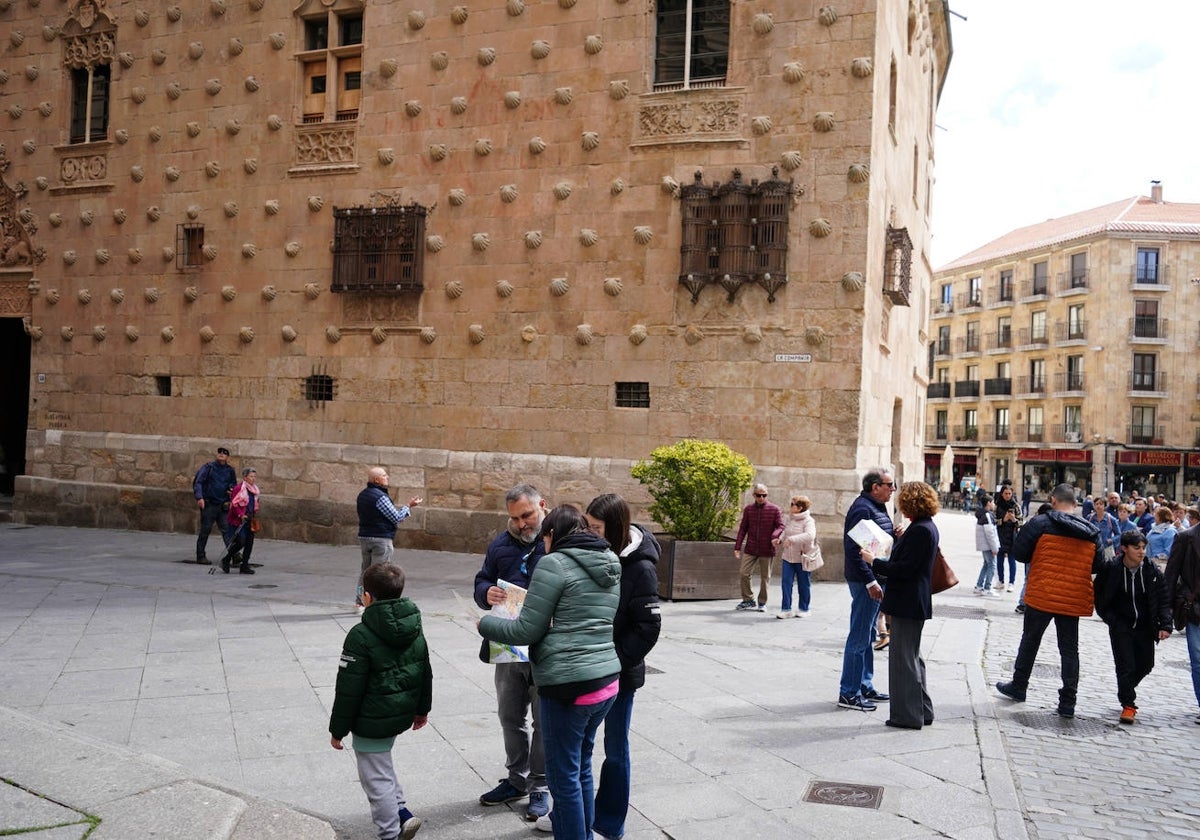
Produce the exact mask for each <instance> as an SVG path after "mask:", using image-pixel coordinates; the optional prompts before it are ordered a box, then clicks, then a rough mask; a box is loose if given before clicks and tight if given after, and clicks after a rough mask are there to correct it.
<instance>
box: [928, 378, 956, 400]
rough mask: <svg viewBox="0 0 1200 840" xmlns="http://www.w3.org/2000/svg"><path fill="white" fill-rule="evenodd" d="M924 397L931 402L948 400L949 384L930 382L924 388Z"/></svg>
mask: <svg viewBox="0 0 1200 840" xmlns="http://www.w3.org/2000/svg"><path fill="white" fill-rule="evenodd" d="M925 396H926V398H927V399H931V400H948V399H950V383H949V382H930V383H929V384H928V385H926V386H925Z"/></svg>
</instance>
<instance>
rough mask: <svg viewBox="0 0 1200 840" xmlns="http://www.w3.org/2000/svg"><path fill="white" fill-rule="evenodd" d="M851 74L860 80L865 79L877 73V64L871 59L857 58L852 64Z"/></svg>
mask: <svg viewBox="0 0 1200 840" xmlns="http://www.w3.org/2000/svg"><path fill="white" fill-rule="evenodd" d="M850 72H851V73H852V74H854V76H855V77H857V78H859V79H865V78H867V77H868V76H870V75H871V74H872V73H874V72H875V64H874V63H873V62H872V61H871V59H869V58H865V57H863V58H856V59H854V60H853V61H851V62H850Z"/></svg>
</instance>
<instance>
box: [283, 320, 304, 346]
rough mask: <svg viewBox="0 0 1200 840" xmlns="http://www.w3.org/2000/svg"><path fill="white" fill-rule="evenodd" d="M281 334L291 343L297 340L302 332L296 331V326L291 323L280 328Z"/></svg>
mask: <svg viewBox="0 0 1200 840" xmlns="http://www.w3.org/2000/svg"><path fill="white" fill-rule="evenodd" d="M279 335H280V336H281V337H282V338H283V340H284V341H286V342H288V343H289V344H290V343H291V342H293V341H295V340H296V339H297V338H298V337H299V335H300V334H299V333H298V332H296V328H295V327H293V326H292V325H291V324H284V325H283V327H282V328H281V329H280V330H279Z"/></svg>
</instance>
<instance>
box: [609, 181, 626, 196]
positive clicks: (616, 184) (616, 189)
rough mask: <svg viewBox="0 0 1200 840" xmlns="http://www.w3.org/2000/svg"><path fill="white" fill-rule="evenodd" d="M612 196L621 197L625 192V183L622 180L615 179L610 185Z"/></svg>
mask: <svg viewBox="0 0 1200 840" xmlns="http://www.w3.org/2000/svg"><path fill="white" fill-rule="evenodd" d="M608 192H609V194H610V195H620V194H621V193H623V192H625V182H624V181H623V180H622V179H620V178H613V179H612V183H611V184H609V185H608Z"/></svg>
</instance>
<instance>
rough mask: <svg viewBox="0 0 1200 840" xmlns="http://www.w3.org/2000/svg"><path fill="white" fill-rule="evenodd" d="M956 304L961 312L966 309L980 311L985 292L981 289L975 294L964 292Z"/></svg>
mask: <svg viewBox="0 0 1200 840" xmlns="http://www.w3.org/2000/svg"><path fill="white" fill-rule="evenodd" d="M954 303H955V306H956V307H957V309H958V311H959V312H962V311H963V310H964V309H978V308H979V307H981V306H983V292H982V291H981V290H980V289H976V290H975V291H973V292H962V293H960V294H959V295H958V298H957V300H955V302H954Z"/></svg>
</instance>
